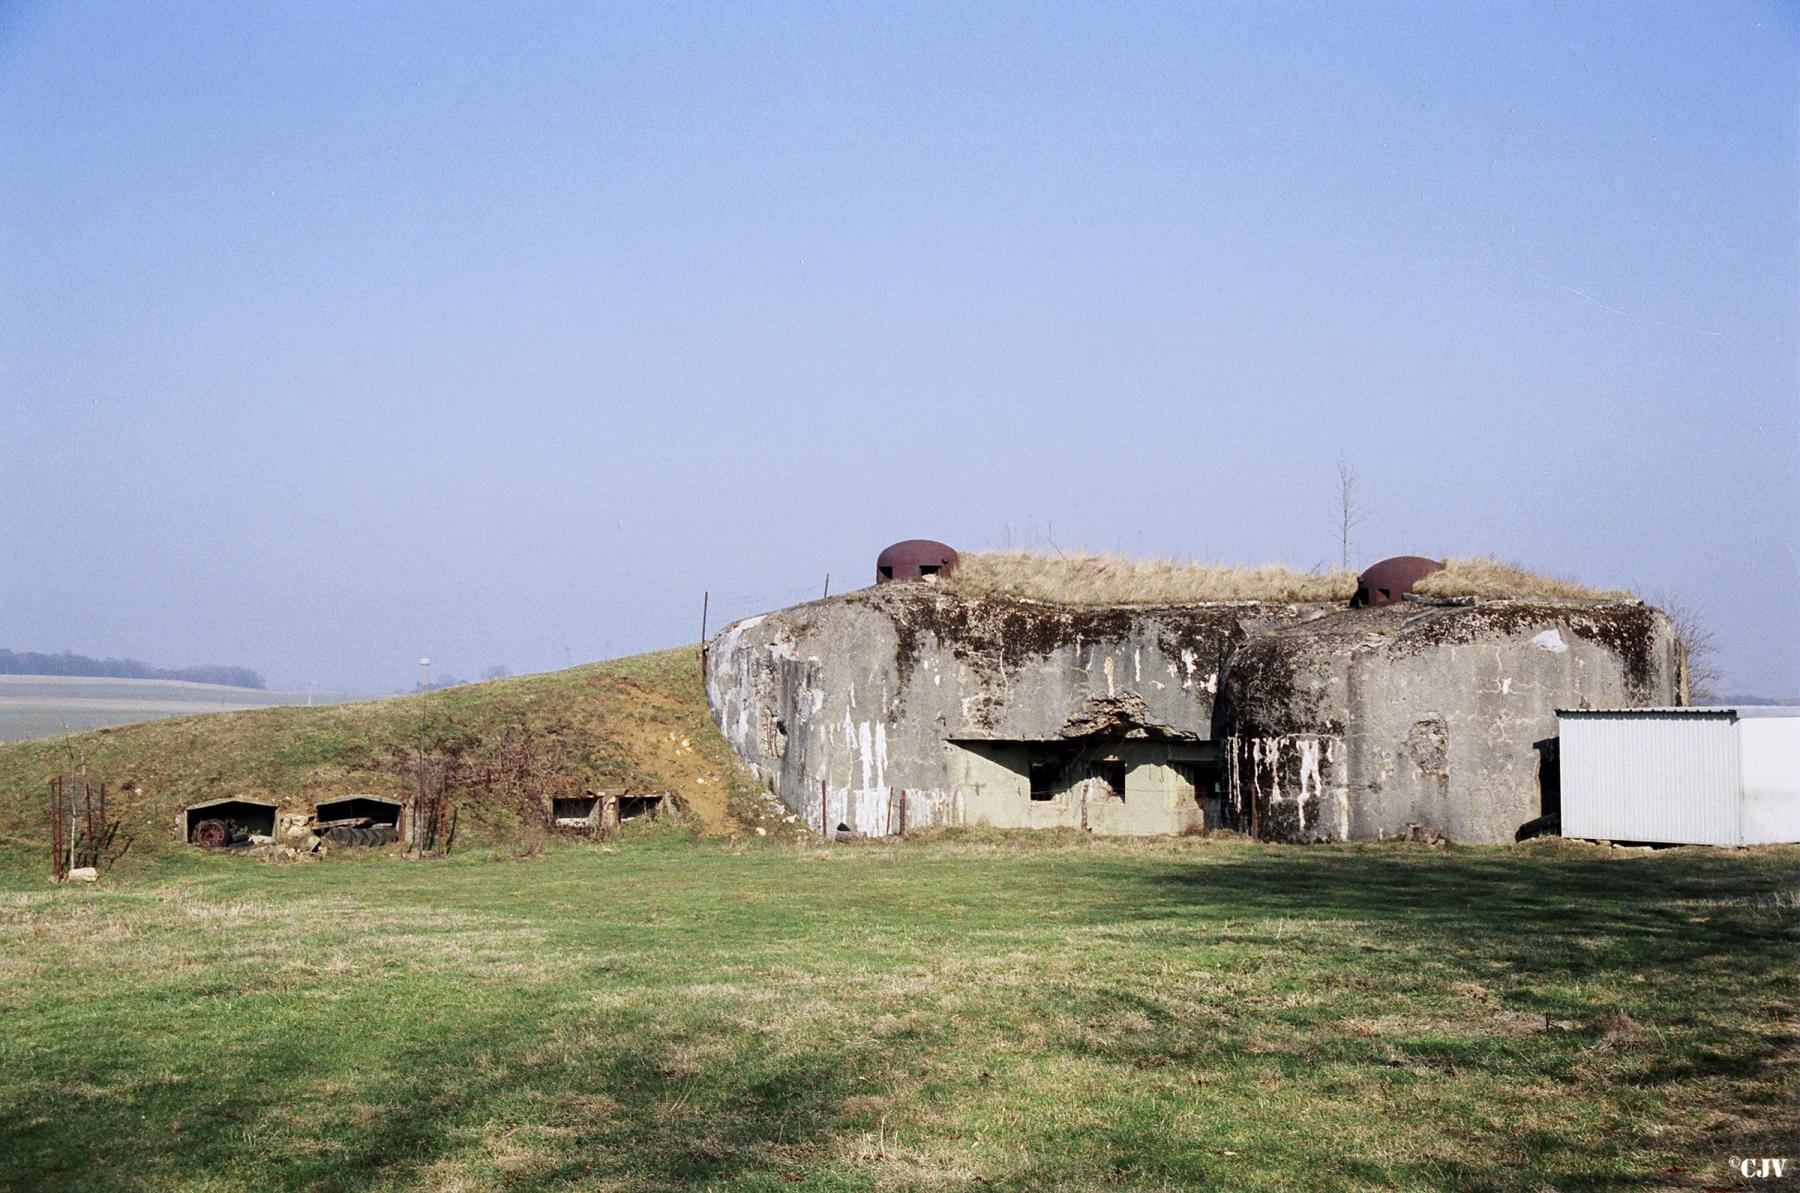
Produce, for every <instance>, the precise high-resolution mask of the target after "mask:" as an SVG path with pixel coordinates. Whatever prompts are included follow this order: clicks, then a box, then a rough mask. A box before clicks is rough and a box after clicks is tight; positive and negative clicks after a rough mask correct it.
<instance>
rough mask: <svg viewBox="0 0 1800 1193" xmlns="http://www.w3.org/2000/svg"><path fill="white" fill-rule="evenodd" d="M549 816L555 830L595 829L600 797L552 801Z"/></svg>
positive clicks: (562, 798) (565, 798)
mask: <svg viewBox="0 0 1800 1193" xmlns="http://www.w3.org/2000/svg"><path fill="white" fill-rule="evenodd" d="M550 815H551V818H552V819H554V820H555V821H556V827H557V828H595V827H597V826H598V825H599V824H600V797H599V796H597V795H574V796H567V797H561V798H557V799H553V800H551V801H550Z"/></svg>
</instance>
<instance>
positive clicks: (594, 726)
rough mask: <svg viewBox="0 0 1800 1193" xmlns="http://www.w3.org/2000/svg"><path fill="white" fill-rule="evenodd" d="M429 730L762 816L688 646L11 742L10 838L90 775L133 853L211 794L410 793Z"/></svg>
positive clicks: (600, 784) (594, 783) (5, 826)
mask: <svg viewBox="0 0 1800 1193" xmlns="http://www.w3.org/2000/svg"><path fill="white" fill-rule="evenodd" d="M421 733H423V735H424V737H425V741H426V748H427V751H428V753H430V754H432V755H434V756H437V755H441V754H443V753H444V752H446V751H458V750H460V751H463V752H464V753H465V754H468V755H470V756H472V757H479V756H481V752H482V751H484V750H491V749H492V748H493V747H494V744H495V743H496V742H499V741H501V740H502V739H504V738H511V739H517V738H521V737H530V738H531V740H533V741H534V742H536V743H538V744H539V746H540V747H541V748H540V749H539V750H538V756H539V759H540V761H541V762H542V763H543V765H545V766H547V767H553V768H554V769H556V770H557V771H559V772H566V773H558V774H549V775H544V776H540V778H541V779H542V780H543V781H544V782H546V783H552V784H556V785H559V786H561V787H565V788H569V789H578V788H592V789H595V790H603V791H605V792H607V793H608V794H614V795H617V794H627V795H638V794H657V793H664V792H670V793H674V794H675V795H676V796H677V797H678V799H679V801H680V803H681V804H682V805H683V806H685V807H686V808H687V809H689V811H690V812H691V813H692V814H693V816H694V817H695V818H696V819H697V821H698V823H699V824H700V825H702V826H703V827H705V828H708V829H712V830H723V829H727V828H729V827H732V826H733V824H734V823H735V822H736V820H737V819H738V818H739V816H740V814H741V813H742V812H743V811H744V810H745V809H746V808H752V809H754V808H756V807H757V800H756V797H755V796H754V794H753V793H754V789H755V788H754V782H753V780H751V779H750V778H749V777H748V775H747V774H746V772H745V771H744V770H743V768H742V767H741V766H740V765H739V764H738V762H737V761H736V759H735V758H734V756H733V755H732V753H731V749H730V747H729V746H728V745H727V744H726V742H725V740H724V738H723V737H721V736H720V734H719V732H718V730H717V728H716V727H715V726H714V725H713V723H712V718H711V716H710V715H709V714H708V712H707V709H706V701H705V697H704V695H703V692H702V688H701V682H700V664H699V659H698V655H697V652H696V650H695V649H694V648H693V647H683V648H680V649H676V650H666V651H658V652H656V653H653V654H643V655H635V656H632V657H629V658H624V659H615V660H612V661H610V662H605V663H594V664H591V665H588V666H583V667H575V668H571V669H569V670H566V671H553V672H547V673H544V674H541V675H526V676H519V677H516V678H510V679H502V680H490V681H487V682H483V683H478V684H469V685H467V686H464V687H457V688H447V689H444V690H442V691H438V692H433V693H430V694H429V695H424V696H403V697H392V698H390V699H386V700H374V701H366V702H363V703H357V704H337V705H331V706H328V707H322V708H292V707H289V708H264V709H256V710H252V711H245V712H231V713H214V714H210V715H205V716H192V717H182V718H177V719H172V720H162V721H148V722H143V723H139V724H135V725H121V726H116V727H113V728H108V729H99V730H95V731H91V732H87V733H80V734H71V735H68V736H64V737H57V738H46V739H41V740H37V741H27V742H13V743H7V744H0V843H10V844H14V845H20V846H32V847H35V846H38V845H40V844H43V843H45V842H47V841H48V829H47V824H48V799H49V796H48V790H49V786H48V785H49V781H50V779H51V778H52V777H53V776H55V775H58V774H67V773H70V772H72V771H75V770H78V769H79V770H82V771H84V772H85V773H86V775H87V776H88V777H89V778H90V779H91V780H93V781H94V782H104V783H106V784H107V800H108V814H109V815H114V814H117V815H118V816H119V817H120V819H121V821H122V833H123V835H125V836H129V837H131V838H132V847H131V850H130V852H129V853H128V854H127V857H128V858H131V859H135V858H137V857H139V856H141V855H143V854H155V853H156V852H158V851H159V850H162V849H165V848H168V847H172V846H174V845H176V844H178V839H177V838H176V837H175V835H174V828H173V826H174V822H175V818H176V817H177V815H178V814H179V813H180V811H181V809H182V808H184V807H186V806H187V805H189V804H192V803H198V802H201V801H204V800H210V799H217V798H223V797H239V796H241V797H248V798H253V799H263V800H269V801H273V802H275V803H278V804H280V805H281V806H282V808H283V810H287V811H295V812H302V811H306V810H307V809H308V808H309V807H310V806H311V804H312V802H313V801H314V800H315V799H318V798H320V797H324V796H331V795H341V794H344V793H348V792H367V793H371V794H376V795H391V796H396V797H405V796H408V795H410V794H411V792H412V790H413V785H414V783H415V782H416V777H415V776H416V772H413V771H409V770H408V766H409V763H410V760H411V759H413V758H414V757H416V754H417V751H418V748H419V742H420V736H421ZM471 827H473V824H472V823H471ZM44 848H46V850H47V845H44Z"/></svg>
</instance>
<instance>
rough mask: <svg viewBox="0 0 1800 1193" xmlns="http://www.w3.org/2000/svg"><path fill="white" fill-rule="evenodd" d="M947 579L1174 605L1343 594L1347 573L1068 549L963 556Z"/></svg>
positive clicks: (1092, 601) (987, 587)
mask: <svg viewBox="0 0 1800 1193" xmlns="http://www.w3.org/2000/svg"><path fill="white" fill-rule="evenodd" d="M948 584H949V586H950V587H952V588H954V589H956V590H957V591H960V592H965V593H968V594H970V595H973V596H989V595H1001V594H1003V595H1006V596H1016V597H1024V598H1026V599H1028V600H1036V601H1053V602H1056V603H1058V604H1065V605H1178V604H1191V603H1193V602H1196V601H1347V600H1349V599H1350V597H1351V595H1352V594H1353V593H1354V592H1355V591H1356V577H1355V576H1354V575H1353V574H1351V573H1350V572H1342V571H1336V570H1333V571H1325V572H1316V571H1315V572H1306V571H1301V570H1300V569H1299V568H1293V567H1289V566H1287V565H1286V564H1280V563H1271V564H1259V565H1256V566H1253V567H1246V566H1243V565H1241V564H1234V563H1208V562H1205V561H1201V560H1191V559H1153V558H1144V559H1132V558H1128V557H1126V556H1123V555H1112V554H1087V553H1083V552H1071V553H1066V554H1058V555H1043V554H1038V553H1036V552H1032V551H981V552H976V553H973V554H969V555H964V556H963V557H962V560H961V562H960V563H958V564H957V568H956V571H955V572H954V573H952V574H951V576H950V578H949V581H948Z"/></svg>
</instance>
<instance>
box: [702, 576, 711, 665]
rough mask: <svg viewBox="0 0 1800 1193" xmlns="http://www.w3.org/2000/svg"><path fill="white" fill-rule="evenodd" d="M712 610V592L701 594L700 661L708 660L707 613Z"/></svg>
mask: <svg viewBox="0 0 1800 1193" xmlns="http://www.w3.org/2000/svg"><path fill="white" fill-rule="evenodd" d="M711 610H712V592H711V590H710V589H709V590H708V591H706V592H703V593H701V594H700V662H701V663H702V664H704V663H705V662H706V615H707V613H709V612H710V611H711Z"/></svg>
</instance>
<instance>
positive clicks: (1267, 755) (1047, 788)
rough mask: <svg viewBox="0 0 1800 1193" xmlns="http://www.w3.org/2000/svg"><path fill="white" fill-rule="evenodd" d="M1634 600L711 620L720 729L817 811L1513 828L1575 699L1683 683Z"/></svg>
mask: <svg viewBox="0 0 1800 1193" xmlns="http://www.w3.org/2000/svg"><path fill="white" fill-rule="evenodd" d="M1677 671H1678V666H1677V661H1676V647H1675V643H1674V637H1673V634H1672V632H1671V629H1670V626H1669V622H1668V619H1667V618H1666V617H1664V616H1663V615H1662V614H1661V613H1659V612H1657V611H1656V610H1654V609H1651V608H1649V607H1648V606H1646V605H1643V604H1642V603H1640V602H1636V601H1574V600H1561V601H1519V600H1500V601H1478V602H1475V603H1473V604H1459V605H1437V604H1427V603H1420V602H1413V601H1406V602H1399V601H1396V602H1395V603H1392V604H1388V605H1383V606H1378V607H1372V608H1354V609H1348V608H1345V607H1343V606H1342V605H1338V604H1303V603H1282V602H1271V601H1261V602H1259V601H1229V602H1209V603H1195V604H1187V605H1156V606H1148V605H1146V606H1065V605H1056V604H1049V603H1043V602H1035V601H1026V600H1020V599H1015V598H1007V597H996V596H980V597H977V596H970V595H965V594H962V593H958V592H956V591H949V590H945V589H944V588H942V587H940V586H938V585H933V584H884V585H881V586H879V587H876V588H869V589H863V590H860V591H857V592H852V593H847V594H845V595H843V596H838V597H833V598H830V599H827V600H820V601H813V602H810V603H808V604H804V605H798V606H795V607H793V608H790V609H784V610H780V611H778V612H774V613H769V614H765V615H763V616H760V617H752V618H747V619H745V620H743V621H739V622H737V623H735V624H733V625H731V626H728V627H726V629H725V630H724V631H723V632H722V633H720V634H719V635H718V636H717V637H716V638H714V639H713V640H712V641H711V642H710V643H708V645H707V650H706V685H707V698H708V702H709V704H710V706H711V709H712V713H713V716H714V718H715V719H716V720H717V721H718V723H719V725H720V727H721V729H722V730H723V731H724V733H725V736H726V738H727V739H728V740H729V741H730V742H731V744H732V746H733V748H734V749H735V750H736V751H737V753H738V754H739V756H740V757H742V758H743V759H744V761H745V762H747V763H748V764H749V765H750V766H751V767H752V768H753V769H754V770H755V772H756V773H757V774H758V776H759V777H761V779H762V780H763V781H764V783H765V784H766V785H767V786H768V788H769V790H770V791H771V792H772V793H773V794H774V795H775V796H777V797H778V798H779V799H781V800H782V802H784V803H785V804H786V805H787V806H788V807H789V808H791V809H792V810H793V811H794V812H795V813H796V815H798V816H799V817H801V818H802V819H804V820H805V821H806V822H807V823H808V824H809V825H810V826H811V827H812V828H814V829H815V830H818V831H821V832H829V831H839V832H841V833H848V834H855V835H858V836H871V837H878V836H886V835H890V834H893V833H896V832H902V831H904V830H905V829H906V828H907V827H908V826H912V827H917V826H923V825H947V824H987V825H994V826H1000V827H1021V828H1024V827H1062V826H1066V827H1077V828H1083V829H1087V830H1089V831H1092V832H1097V833H1114V834H1159V833H1176V832H1182V831H1187V830H1191V829H1196V828H1200V827H1203V826H1207V827H1210V826H1214V825H1220V824H1224V825H1228V826H1232V827H1238V828H1241V829H1243V830H1244V831H1247V832H1251V833H1253V834H1255V835H1256V836H1258V837H1262V838H1265V839H1272V840H1293V841H1313V840H1347V839H1371V838H1379V837H1384V836H1402V835H1405V834H1407V833H1408V832H1409V831H1413V826H1415V825H1423V826H1426V827H1428V828H1429V829H1431V830H1433V831H1436V832H1440V833H1442V834H1444V835H1447V836H1448V837H1450V838H1452V839H1455V840H1459V841H1470V842H1475V841H1494V842H1498V841H1511V840H1512V839H1513V836H1514V834H1515V832H1516V830H1517V829H1518V828H1519V826H1520V825H1521V824H1522V823H1524V822H1526V821H1529V820H1531V819H1533V818H1535V817H1537V816H1538V815H1539V813H1540V811H1541V809H1542V807H1543V805H1544V800H1545V794H1544V792H1543V790H1542V789H1541V781H1540V775H1539V761H1540V758H1541V756H1542V751H1541V749H1539V746H1540V745H1541V743H1542V742H1543V741H1544V740H1545V739H1548V738H1551V737H1553V736H1554V735H1555V733H1556V716H1555V710H1556V709H1557V708H1558V707H1564V708H1570V707H1626V706H1631V705H1635V704H1645V703H1672V702H1674V700H1675V697H1676V687H1677V683H1678V679H1677Z"/></svg>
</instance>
